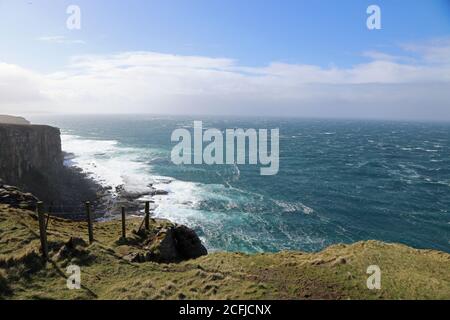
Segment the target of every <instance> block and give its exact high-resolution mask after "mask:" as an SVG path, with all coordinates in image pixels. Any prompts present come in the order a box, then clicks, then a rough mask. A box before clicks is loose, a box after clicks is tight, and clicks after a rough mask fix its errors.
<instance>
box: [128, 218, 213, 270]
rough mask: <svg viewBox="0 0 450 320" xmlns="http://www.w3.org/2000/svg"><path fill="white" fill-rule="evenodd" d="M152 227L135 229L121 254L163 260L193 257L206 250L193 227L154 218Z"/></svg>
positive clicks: (132, 258)
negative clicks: (141, 229)
mask: <svg viewBox="0 0 450 320" xmlns="http://www.w3.org/2000/svg"><path fill="white" fill-rule="evenodd" d="M152 225H153V226H154V229H153V230H152V231H140V232H137V233H136V236H137V237H138V238H137V239H133V240H131V241H130V242H129V243H128V244H129V246H128V247H127V249H126V252H125V253H124V255H123V258H124V259H126V260H128V261H131V262H145V261H155V262H163V263H171V262H180V261H184V260H189V259H195V258H198V257H201V256H204V255H207V254H208V251H207V250H206V248H205V247H204V246H203V244H202V242H201V241H200V238H199V237H198V236H197V234H196V233H195V231H194V230H192V229H190V228H188V227H186V226H183V225H179V224H176V223H172V222H170V221H167V220H159V219H153V220H152Z"/></svg>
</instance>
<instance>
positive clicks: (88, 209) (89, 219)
mask: <svg viewBox="0 0 450 320" xmlns="http://www.w3.org/2000/svg"><path fill="white" fill-rule="evenodd" d="M86 216H87V223H88V232H89V243H92V242H94V231H93V229H92V216H91V203H90V202H89V201H86Z"/></svg>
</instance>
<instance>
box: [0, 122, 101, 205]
mask: <svg viewBox="0 0 450 320" xmlns="http://www.w3.org/2000/svg"><path fill="white" fill-rule="evenodd" d="M5 119H10V121H9V122H13V121H12V120H11V117H4V116H3V120H5ZM0 120H1V118H0ZM5 121H6V120H5ZM24 121H26V120H24ZM16 122H20V121H16ZM0 183H1V184H7V185H13V186H17V187H18V188H20V189H21V190H24V191H25V192H31V193H33V194H34V195H36V196H37V197H38V198H39V199H40V200H42V201H44V202H46V203H50V202H52V203H54V204H55V206H58V204H60V206H61V207H62V206H66V207H69V208H70V207H75V206H81V205H82V203H83V202H84V201H92V202H95V200H96V198H97V191H98V186H97V185H96V184H95V183H94V182H93V181H90V180H89V179H87V178H86V177H85V176H84V175H83V174H82V173H81V172H79V171H77V170H76V169H74V168H67V167H65V166H64V165H63V153H62V150H61V136H60V130H59V129H58V128H55V127H51V126H46V125H30V124H17V123H15V124H11V123H1V121H0Z"/></svg>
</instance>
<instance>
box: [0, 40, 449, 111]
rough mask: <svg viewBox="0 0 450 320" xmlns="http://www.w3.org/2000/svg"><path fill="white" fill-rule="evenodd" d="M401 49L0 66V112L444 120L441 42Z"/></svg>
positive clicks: (445, 65)
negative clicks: (262, 59) (266, 60)
mask: <svg viewBox="0 0 450 320" xmlns="http://www.w3.org/2000/svg"><path fill="white" fill-rule="evenodd" d="M402 49H403V51H404V55H401V56H394V55H390V54H387V53H384V52H374V51H370V52H366V53H364V56H365V57H367V59H368V62H366V63H362V64H357V65H354V66H352V67H350V68H338V67H329V68H323V67H321V66H316V65H302V64H286V63H281V62H273V63H270V64H269V65H266V66H262V67H248V66H243V65H240V64H239V63H238V62H236V61H235V60H232V59H226V58H211V57H203V56H180V55H172V54H164V53H157V52H122V53H116V54H110V55H83V56H76V57H72V58H71V59H70V61H69V63H68V64H67V66H66V67H64V68H63V69H62V70H60V71H58V72H54V73H51V74H42V73H37V72H33V71H32V70H27V69H25V68H22V67H20V66H16V65H11V64H8V63H0V110H1V112H2V113H5V112H10V113H16V114H17V113H39V112H61V113H165V114H167V113H173V114H234V115H273V116H304V117H345V118H360V117H363V118H395V119H397V118H407V119H440V120H450V58H449V57H450V41H447V40H445V41H444V40H441V41H434V42H429V43H426V44H412V45H405V46H403V47H402Z"/></svg>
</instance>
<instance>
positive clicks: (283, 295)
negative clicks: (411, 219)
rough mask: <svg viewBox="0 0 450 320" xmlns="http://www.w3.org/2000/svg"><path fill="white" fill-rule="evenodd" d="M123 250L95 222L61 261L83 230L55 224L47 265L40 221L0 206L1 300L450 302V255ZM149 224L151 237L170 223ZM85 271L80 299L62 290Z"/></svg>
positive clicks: (370, 246) (391, 247) (405, 250)
mask: <svg viewBox="0 0 450 320" xmlns="http://www.w3.org/2000/svg"><path fill="white" fill-rule="evenodd" d="M140 222H141V221H140V220H137V219H130V220H128V221H127V229H128V230H127V232H128V234H129V235H130V238H129V239H128V240H127V241H126V242H123V241H119V235H120V232H121V224H120V222H119V221H113V222H103V223H96V224H95V225H94V234H95V238H96V242H95V243H93V244H92V245H89V246H86V247H80V248H78V247H77V251H76V252H75V253H73V254H72V255H70V256H69V257H65V258H59V259H58V258H57V255H56V254H57V252H58V250H59V248H60V247H61V246H62V245H63V244H64V243H66V242H67V241H68V240H69V239H70V237H80V238H83V239H84V240H85V241H86V242H87V226H86V224H85V223H82V222H73V221H68V220H63V219H53V218H52V219H51V220H50V223H49V227H48V240H49V247H50V261H49V262H43V260H42V258H41V257H40V249H39V248H40V242H39V236H38V233H37V232H38V222H37V219H36V217H35V215H34V214H32V213H31V212H28V211H23V210H17V209H11V208H9V207H7V206H2V205H0V298H3V299H450V273H449V271H450V255H449V254H447V253H443V252H438V251H432V250H416V249H413V248H410V247H407V246H404V245H400V244H387V243H382V242H377V241H367V242H359V243H355V244H352V245H335V246H332V247H329V248H327V249H326V250H324V251H322V252H319V253H302V252H280V253H277V254H268V253H266V254H255V255H247V254H242V253H226V252H219V253H213V254H209V255H207V256H204V257H201V258H198V259H195V260H190V261H185V262H182V263H178V264H159V263H154V262H145V263H131V262H129V261H126V260H125V259H123V256H124V255H126V254H127V253H129V252H130V251H132V250H138V249H137V248H136V246H138V244H139V238H138V237H137V236H136V235H134V234H133V233H132V230H133V229H136V228H137V227H138V226H139V224H140ZM164 223H167V222H164V221H156V220H155V221H152V228H154V227H155V226H156V225H159V224H164ZM69 264H77V265H79V266H80V267H81V284H82V289H80V290H69V289H67V287H66V277H67V276H68V274H66V267H67V265H69ZM369 265H378V266H379V267H380V268H381V272H382V277H381V290H369V289H367V286H366V280H367V277H368V276H369V275H367V274H366V269H367V267H368V266H369Z"/></svg>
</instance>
